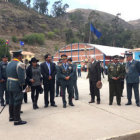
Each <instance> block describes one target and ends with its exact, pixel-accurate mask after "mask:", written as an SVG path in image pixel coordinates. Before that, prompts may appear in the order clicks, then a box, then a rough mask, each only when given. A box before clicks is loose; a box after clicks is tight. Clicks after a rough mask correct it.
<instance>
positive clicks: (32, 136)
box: [0, 73, 140, 140]
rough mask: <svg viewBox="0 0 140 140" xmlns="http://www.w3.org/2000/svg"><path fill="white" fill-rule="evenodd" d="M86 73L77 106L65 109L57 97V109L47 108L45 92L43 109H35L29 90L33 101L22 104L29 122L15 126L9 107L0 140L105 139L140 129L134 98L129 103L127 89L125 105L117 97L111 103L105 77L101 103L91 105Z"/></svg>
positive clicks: (139, 113) (2, 117)
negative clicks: (128, 103)
mask: <svg viewBox="0 0 140 140" xmlns="http://www.w3.org/2000/svg"><path fill="white" fill-rule="evenodd" d="M82 74H83V76H82V78H79V79H78V88H79V94H80V100H79V101H75V100H74V101H73V102H74V104H75V107H70V106H67V108H66V109H64V108H63V106H62V99H61V97H57V98H56V99H55V101H56V104H57V105H58V107H57V108H53V107H48V108H44V100H43V95H40V97H39V103H38V105H39V107H40V109H38V110H33V109H32V103H31V99H30V93H28V97H29V101H28V104H23V105H22V110H23V111H24V113H23V114H22V115H21V118H22V119H23V120H25V121H27V122H28V124H27V125H23V126H14V125H13V123H11V122H8V107H7V106H6V108H5V109H4V111H3V112H2V114H0V140H105V139H109V138H111V137H114V136H121V135H126V134H131V133H134V132H139V130H140V108H138V107H136V106H135V101H134V100H133V105H132V106H125V103H126V102H127V98H126V90H124V97H123V98H122V105H121V106H117V105H116V99H115V98H114V104H113V105H112V106H109V105H108V103H109V92H108V82H107V77H105V79H103V80H102V81H103V88H102V89H101V104H100V105H97V104H96V103H94V104H88V101H90V95H89V82H88V80H87V79H86V78H85V77H86V76H85V73H82ZM133 99H134V96H133ZM0 110H1V107H0Z"/></svg>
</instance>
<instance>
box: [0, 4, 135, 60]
mask: <svg viewBox="0 0 140 140" xmlns="http://www.w3.org/2000/svg"><path fill="white" fill-rule="evenodd" d="M91 13H92V14H91ZM90 16H91V17H92V22H93V23H94V24H95V25H96V27H97V28H98V29H99V30H101V32H102V33H103V36H102V38H101V39H100V40H99V41H98V40H97V39H96V38H95V37H93V41H92V42H94V43H98V44H102V45H112V41H113V39H114V38H117V37H116V35H114V36H113V35H112V34H113V33H112V27H111V24H112V20H113V19H114V18H115V16H114V15H111V14H108V13H105V12H101V11H96V10H91V9H75V10H73V11H70V12H68V13H67V14H66V15H65V16H62V17H58V18H53V17H49V16H45V15H41V14H39V13H38V12H36V11H34V10H32V9H28V8H27V7H26V6H16V5H13V4H11V3H3V2H0V37H1V38H4V39H9V40H10V46H11V50H15V49H18V47H15V46H19V43H18V42H19V41H20V39H22V38H23V37H24V36H25V35H27V34H31V33H43V34H44V35H45V43H44V45H37V44H36V45H29V44H26V43H25V46H24V50H26V51H31V52H33V53H35V54H36V56H37V57H38V58H43V55H44V54H45V53H47V52H50V53H51V54H52V55H53V54H54V53H55V52H56V51H57V50H58V49H59V48H61V47H63V46H65V45H66V44H68V43H72V42H73V43H74V42H85V43H88V38H89V37H88V36H89V27H88V26H89V24H88V22H89V17H90ZM119 26H120V27H121V28H123V29H124V30H125V31H127V30H130V31H133V30H134V27H133V24H132V23H131V24H130V23H128V22H125V21H124V20H122V19H119ZM49 33H51V34H52V33H53V35H52V36H51V37H50V36H49ZM110 34H111V35H110ZM122 34H126V36H123V37H122V36H120V33H119V38H123V39H125V38H128V37H129V38H130V35H131V34H130V33H129V34H130V35H127V33H122ZM12 36H16V37H17V39H18V41H17V43H14V42H13V41H12ZM112 37H114V38H112ZM68 39H69V40H68ZM110 40H111V41H110ZM116 40H117V41H119V43H118V46H120V47H121V46H124V45H123V43H125V46H126V47H127V46H130V44H131V42H130V39H129V42H128V43H129V44H127V42H126V41H122V42H121V43H120V40H122V39H116ZM125 40H126V39H125ZM92 42H91V43H92Z"/></svg>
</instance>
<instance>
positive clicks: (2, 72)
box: [0, 62, 7, 80]
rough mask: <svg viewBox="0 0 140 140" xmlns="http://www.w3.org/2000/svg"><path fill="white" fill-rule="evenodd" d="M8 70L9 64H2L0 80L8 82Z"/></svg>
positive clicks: (0, 66)
mask: <svg viewBox="0 0 140 140" xmlns="http://www.w3.org/2000/svg"><path fill="white" fill-rule="evenodd" d="M6 68H7V63H4V62H0V80H2V79H3V80H6V79H7V75H6Z"/></svg>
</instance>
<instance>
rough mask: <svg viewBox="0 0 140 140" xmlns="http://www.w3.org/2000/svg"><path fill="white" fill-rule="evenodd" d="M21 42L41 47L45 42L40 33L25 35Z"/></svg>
mask: <svg viewBox="0 0 140 140" xmlns="http://www.w3.org/2000/svg"><path fill="white" fill-rule="evenodd" d="M22 40H23V41H24V42H26V43H27V44H30V45H34V44H39V45H43V44H44V41H45V35H44V34H42V33H34V34H30V35H25V36H24V38H23V39H22Z"/></svg>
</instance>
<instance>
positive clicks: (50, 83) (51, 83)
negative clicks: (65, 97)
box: [44, 80, 55, 105]
mask: <svg viewBox="0 0 140 140" xmlns="http://www.w3.org/2000/svg"><path fill="white" fill-rule="evenodd" d="M54 84H55V82H54V81H53V80H50V81H48V83H47V84H44V100H45V105H48V104H49V92H50V103H51V105H54V104H55V101H54V91H55V87H54Z"/></svg>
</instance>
